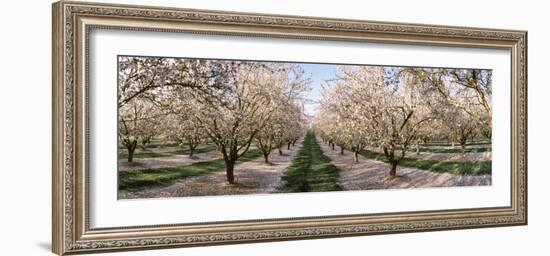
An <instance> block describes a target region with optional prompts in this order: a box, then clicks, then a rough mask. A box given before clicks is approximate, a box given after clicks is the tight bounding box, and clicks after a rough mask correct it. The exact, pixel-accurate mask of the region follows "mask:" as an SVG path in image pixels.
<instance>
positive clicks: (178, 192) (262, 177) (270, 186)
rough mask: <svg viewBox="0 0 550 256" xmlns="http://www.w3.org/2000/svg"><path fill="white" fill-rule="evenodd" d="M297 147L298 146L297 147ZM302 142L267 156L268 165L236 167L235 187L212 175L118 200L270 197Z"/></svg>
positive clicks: (251, 163)
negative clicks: (191, 197) (243, 196)
mask: <svg viewBox="0 0 550 256" xmlns="http://www.w3.org/2000/svg"><path fill="white" fill-rule="evenodd" d="M298 145H300V146H298ZM301 145H302V141H298V142H296V146H295V147H291V149H290V150H286V149H285V150H283V153H284V154H283V155H282V156H280V155H279V154H278V153H277V150H274V151H273V152H272V153H271V155H270V156H269V160H270V163H269V164H266V163H264V159H263V157H259V158H257V159H254V160H252V161H249V162H245V163H242V164H239V165H236V166H235V184H233V185H229V184H228V183H227V180H226V177H225V172H224V171H220V172H215V173H211V174H205V175H200V176H195V177H190V178H187V179H184V180H181V181H179V182H177V183H176V184H174V185H171V186H168V187H165V188H156V189H147V190H144V191H139V192H124V193H119V198H120V199H137V198H159V197H188V196H213V195H235V194H260V193H271V192H274V191H276V190H277V188H278V187H280V186H281V185H282V184H281V177H282V176H283V172H284V171H285V169H286V168H287V167H288V166H289V165H290V164H291V163H292V160H293V159H294V157H295V156H296V154H297V153H298V151H299V149H300V148H301Z"/></svg>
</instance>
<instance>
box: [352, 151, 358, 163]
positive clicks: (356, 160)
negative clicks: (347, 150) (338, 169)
mask: <svg viewBox="0 0 550 256" xmlns="http://www.w3.org/2000/svg"><path fill="white" fill-rule="evenodd" d="M353 161H354V162H356V163H359V151H353Z"/></svg>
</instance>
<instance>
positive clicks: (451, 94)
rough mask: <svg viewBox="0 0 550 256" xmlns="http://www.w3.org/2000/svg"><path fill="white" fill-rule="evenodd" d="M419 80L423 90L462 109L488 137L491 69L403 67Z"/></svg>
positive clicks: (490, 105)
mask: <svg viewBox="0 0 550 256" xmlns="http://www.w3.org/2000/svg"><path fill="white" fill-rule="evenodd" d="M404 71H405V72H409V73H411V74H413V75H414V76H416V77H417V78H418V79H420V80H422V81H423V82H424V84H425V86H426V90H427V92H429V91H433V92H435V93H436V94H438V95H439V100H443V101H445V102H446V103H447V105H448V107H454V108H458V109H460V110H462V111H463V112H464V113H466V114H467V115H469V116H470V118H471V119H473V120H474V121H475V122H476V123H477V124H478V127H479V129H480V131H481V133H482V134H483V135H484V136H485V137H486V138H488V139H491V131H492V72H491V71H490V70H481V69H443V68H406V69H404Z"/></svg>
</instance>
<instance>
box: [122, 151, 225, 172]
mask: <svg viewBox="0 0 550 256" xmlns="http://www.w3.org/2000/svg"><path fill="white" fill-rule="evenodd" d="M221 157H222V155H221V153H220V152H218V151H210V152H207V153H200V154H194V155H193V157H192V158H191V157H189V155H175V156H167V157H149V158H134V162H132V163H128V161H126V159H120V160H118V171H119V172H120V171H135V170H143V169H156V168H162V167H174V166H182V165H190V164H194V163H198V162H205V161H211V160H215V159H219V158H221Z"/></svg>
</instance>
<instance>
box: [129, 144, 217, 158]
mask: <svg viewBox="0 0 550 256" xmlns="http://www.w3.org/2000/svg"><path fill="white" fill-rule="evenodd" d="M214 150H216V146H214V145H209V146H205V147H202V148H196V149H195V151H194V152H193V154H200V153H208V152H211V151H214ZM189 153H190V150H189V149H180V150H176V151H172V152H154V151H141V152H136V153H134V158H155V157H167V156H175V155H188V154H189ZM118 158H119V159H126V158H128V154H127V153H121V154H119V155H118Z"/></svg>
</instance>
